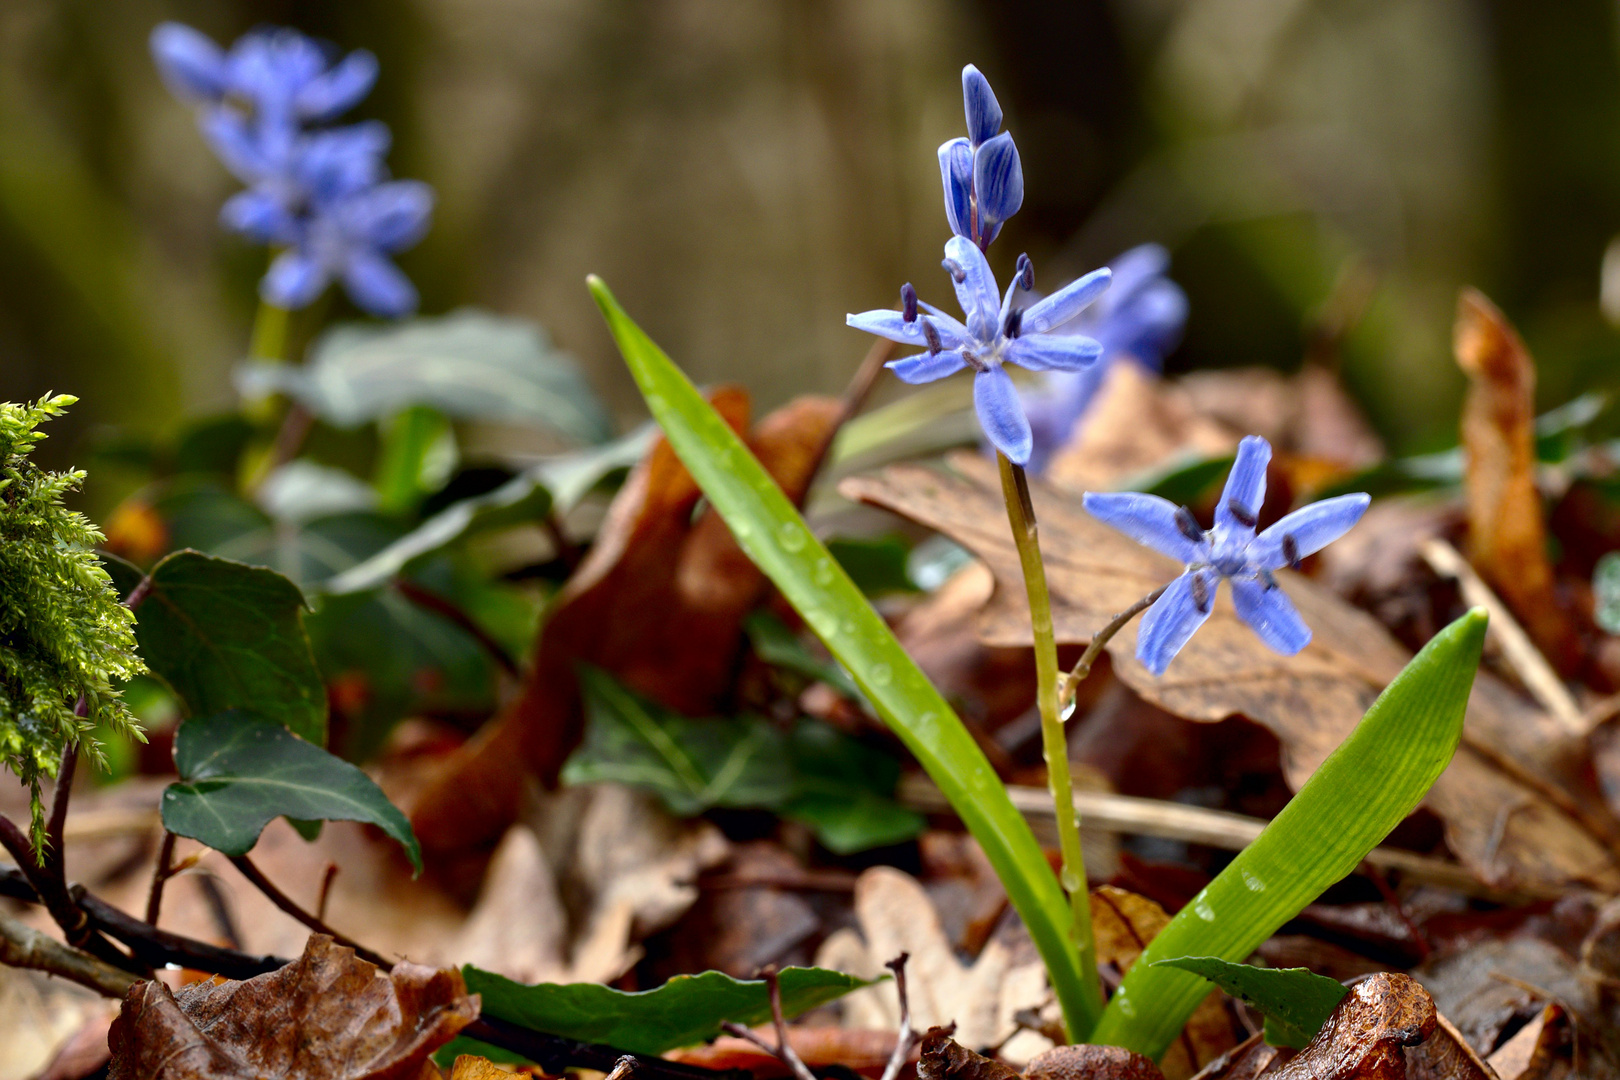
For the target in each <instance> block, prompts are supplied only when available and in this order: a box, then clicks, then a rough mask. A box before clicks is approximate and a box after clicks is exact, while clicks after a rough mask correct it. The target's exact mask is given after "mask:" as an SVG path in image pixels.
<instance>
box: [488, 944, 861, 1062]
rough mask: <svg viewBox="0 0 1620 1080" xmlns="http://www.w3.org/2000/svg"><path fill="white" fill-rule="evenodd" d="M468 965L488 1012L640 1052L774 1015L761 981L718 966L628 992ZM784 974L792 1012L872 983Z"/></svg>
mask: <svg viewBox="0 0 1620 1080" xmlns="http://www.w3.org/2000/svg"><path fill="white" fill-rule="evenodd" d="M461 970H462V974H463V976H465V977H466V980H467V991H468V992H469V993H473V994H479V995H481V996H482V997H483V1001H484V1015H486V1016H493V1017H496V1018H498V1019H501V1020H507V1021H510V1022H511V1023H514V1024H522V1025H523V1026H524V1027H527V1028H532V1029H534V1030H535V1031H544V1032H546V1033H547V1034H550V1035H561V1036H563V1037H564V1038H568V1039H580V1040H582V1041H584V1042H593V1043H602V1044H605V1045H607V1046H612V1047H614V1048H616V1049H619V1050H626V1051H629V1052H630V1053H633V1054H662V1053H664V1052H665V1051H666V1050H674V1049H676V1048H677V1047H681V1046H691V1045H693V1044H695V1043H701V1042H707V1041H709V1040H710V1039H713V1038H714V1037H715V1036H717V1035H719V1034H720V1025H721V1024H722V1023H723V1022H725V1021H727V1020H730V1021H732V1022H733V1023H738V1024H745V1025H753V1024H758V1023H761V1022H763V1021H766V1020H769V1019H770V1017H771V1005H770V998H769V996H768V994H767V992H766V988H765V983H764V982H763V981H762V980H753V981H749V982H742V981H739V980H737V979H733V978H732V977H731V976H729V975H725V974H722V973H721V972H718V971H705V972H704V973H703V974H701V975H677V976H675V978H673V979H671V980H669V981H668V982H667V983H665V984H664V985H662V986H660V987H657V988H656V989H653V990H642V991H639V992H636V993H627V992H625V991H623V990H614V989H611V988H610V987H606V986H602V985H600V984H599V983H540V984H539V985H537V986H525V985H524V984H523V983H519V982H513V981H512V980H511V979H508V978H505V977H504V976H501V975H496V974H495V973H494V972H490V971H484V970H482V969H480V968H476V967H473V966H471V965H468V966H467V967H464V968H462V969H461ZM779 978H780V979H781V987H782V1011H783V1012H784V1013H786V1014H787V1015H788V1016H790V1017H791V1016H797V1015H798V1014H799V1013H802V1012H805V1011H807V1010H810V1009H813V1008H815V1007H816V1006H818V1005H825V1004H826V1003H827V1002H829V1001H833V1000H835V999H837V998H839V997H842V996H843V995H845V994H847V993H849V992H850V991H851V990H859V989H860V988H861V987H863V986H868V985H870V983H868V982H867V981H866V980H865V979H857V978H856V977H855V976H853V975H845V974H844V973H843V972H840V971H827V970H825V969H823V968H798V967H790V968H783V969H782V972H781V974H780V976H779Z"/></svg>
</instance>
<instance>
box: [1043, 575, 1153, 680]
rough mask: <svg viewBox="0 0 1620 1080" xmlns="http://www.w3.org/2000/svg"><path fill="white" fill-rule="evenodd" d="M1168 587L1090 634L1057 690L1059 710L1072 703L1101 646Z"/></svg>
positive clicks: (1146, 597) (1145, 598) (1149, 605)
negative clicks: (1089, 638)
mask: <svg viewBox="0 0 1620 1080" xmlns="http://www.w3.org/2000/svg"><path fill="white" fill-rule="evenodd" d="M1169 587H1170V586H1168V585H1160V586H1159V587H1158V588H1157V589H1154V590H1153V591H1152V592H1150V593H1148V594H1147V595H1146V596H1144V597H1142V599H1140V600H1138V601H1137V602H1136V603H1134V604H1132V605H1131V606H1130V607H1128V608H1126V609H1125V610H1124V611H1122V612H1120V613H1119V614H1118V615H1115V616H1114V618H1113V620H1112V621H1110V622H1109V624H1108V625H1107V626H1105V627H1103V628H1102V629H1101V630H1099V631H1097V632H1096V633H1095V634H1093V635H1092V636H1091V641H1090V643H1089V644H1087V645H1086V651H1085V652H1083V653H1081V654H1080V659H1079V661H1078V662H1077V663H1076V664H1075V665H1074V670H1073V671H1071V672H1069V674H1068V675H1067V676H1066V677H1065V678H1064V680H1063V688H1062V689H1061V690H1060V691H1058V708H1059V709H1060V710H1062V709H1067V708H1068V707H1069V706H1070V705H1071V704H1073V703H1074V692H1075V691H1076V690H1077V689H1079V687H1080V684H1081V683H1082V682H1085V680H1086V676H1088V675H1090V674H1091V665H1092V664H1095V663H1096V662H1097V657H1099V656H1101V655H1102V651H1103V647H1104V646H1106V645H1107V644H1108V643H1109V642H1110V641H1112V640H1114V635H1115V634H1117V633H1119V632H1120V631H1121V630H1123V629H1125V624H1126V623H1128V622H1130V621H1131V620H1132V619H1134V618H1136V617H1137V616H1138V615H1140V614H1141V613H1142V612H1144V611H1146V610H1147V609H1148V608H1150V607H1152V606H1153V602H1154V601H1155V600H1157V599H1158V598H1159V597H1161V596H1163V595H1164V590H1165V589H1168V588H1169Z"/></svg>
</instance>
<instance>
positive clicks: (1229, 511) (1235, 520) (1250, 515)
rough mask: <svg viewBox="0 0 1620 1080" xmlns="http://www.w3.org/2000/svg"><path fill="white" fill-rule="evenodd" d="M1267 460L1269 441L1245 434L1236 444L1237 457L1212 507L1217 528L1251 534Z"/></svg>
mask: <svg viewBox="0 0 1620 1080" xmlns="http://www.w3.org/2000/svg"><path fill="white" fill-rule="evenodd" d="M1270 460H1271V444H1270V443H1268V442H1266V440H1264V439H1262V438H1261V437H1260V436H1258V435H1246V436H1244V438H1243V441H1242V442H1240V443H1238V449H1237V460H1236V461H1234V462H1233V463H1232V472H1231V475H1229V476H1228V477H1227V478H1226V488H1225V490H1223V491H1222V492H1221V501H1220V502H1219V503H1218V504H1217V505H1216V507H1215V525H1216V527H1217V528H1221V527H1224V528H1225V529H1226V530H1229V531H1236V530H1240V529H1247V530H1248V535H1249V536H1253V535H1254V519H1255V516H1256V515H1257V514H1259V513H1260V506H1261V504H1262V503H1264V502H1265V501H1266V463H1267V462H1269V461H1270ZM1245 519H1247V520H1245Z"/></svg>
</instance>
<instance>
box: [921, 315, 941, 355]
mask: <svg viewBox="0 0 1620 1080" xmlns="http://www.w3.org/2000/svg"><path fill="white" fill-rule="evenodd" d="M922 328H923V340H925V341H927V342H928V355H929V356H933V355H934V354H935V353H937V352H939V350H941V349H943V348H944V347H945V344H944V342H942V341H940V340H939V331H938V330H935V329H934V324H933V323H931V322H929V321H928V320H927V319H924V320H923V321H922Z"/></svg>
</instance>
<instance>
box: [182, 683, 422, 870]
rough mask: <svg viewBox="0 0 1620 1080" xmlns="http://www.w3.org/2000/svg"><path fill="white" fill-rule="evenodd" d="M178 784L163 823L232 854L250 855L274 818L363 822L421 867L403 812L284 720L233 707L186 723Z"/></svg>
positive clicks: (359, 774) (368, 780) (354, 770)
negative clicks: (294, 730)
mask: <svg viewBox="0 0 1620 1080" xmlns="http://www.w3.org/2000/svg"><path fill="white" fill-rule="evenodd" d="M174 764H175V768H176V770H177V771H178V772H179V773H180V780H179V782H178V783H173V784H170V785H169V786H168V788H166V789H165V790H164V792H163V827H164V828H166V829H168V830H169V831H170V832H172V833H174V834H175V835H177V836H188V837H190V838H191V839H193V840H197V841H200V842H201V843H204V844H207V845H208V846H209V847H211V848H213V849H214V850H215V851H222V852H224V853H225V854H227V855H245V854H247V853H248V852H249V851H251V850H252V848H253V845H254V844H256V843H257V842H258V840H259V834H260V833H261V832H263V831H264V827H265V826H266V825H268V824H269V823H270V822H271V821H272V820H273V819H275V818H278V817H287V818H289V819H292V820H294V821H295V822H303V823H308V822H315V821H363V822H366V823H367V824H370V825H375V826H377V827H378V828H379V829H381V830H382V831H383V832H385V833H387V834H388V835H389V836H391V837H393V838H394V839H395V840H397V841H399V843H400V845H401V846H403V847H404V848H405V851H406V854H408V855H409V856H410V859H411V864H412V865H413V866H415V867H416V869H417V871H418V872H420V871H421V869H422V849H421V847H420V846H419V845H418V844H417V842H416V836H415V834H414V833H412V832H411V825H410V822H409V821H407V820H406V819H405V815H404V814H402V813H400V811H399V809H398V808H397V807H396V806H394V804H393V803H391V802H389V801H388V797H387V796H386V795H384V794H383V792H382V789H381V788H379V787H378V786H377V785H376V783H375V782H374V781H373V780H372V779H371V777H369V776H367V775H366V774H365V773H363V772H361V771H360V770H359V769H357V768H355V767H354V766H353V765H350V764H349V763H348V762H346V761H344V760H343V759H342V758H338V757H334V756H333V755H331V754H329V753H327V752H326V751H325V750H322V749H321V748H320V747H318V746H316V745H314V744H313V743H308V742H305V741H304V740H303V739H300V738H299V737H298V736H296V735H294V734H293V733H292V732H290V731H288V730H287V729H286V728H285V727H282V726H281V725H280V724H277V723H273V722H271V721H269V720H265V719H262V718H260V717H257V716H253V715H250V714H248V713H244V712H240V711H236V710H231V711H228V712H222V713H217V714H214V715H211V716H196V717H192V718H191V719H190V720H187V721H186V722H185V723H184V724H182V725H180V731H179V734H178V735H176V736H175V743H174Z"/></svg>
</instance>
